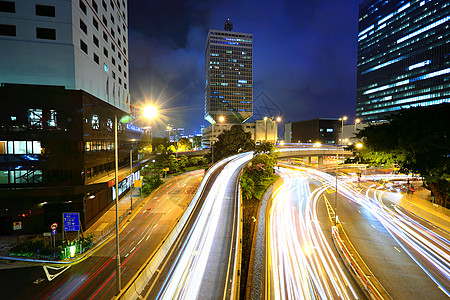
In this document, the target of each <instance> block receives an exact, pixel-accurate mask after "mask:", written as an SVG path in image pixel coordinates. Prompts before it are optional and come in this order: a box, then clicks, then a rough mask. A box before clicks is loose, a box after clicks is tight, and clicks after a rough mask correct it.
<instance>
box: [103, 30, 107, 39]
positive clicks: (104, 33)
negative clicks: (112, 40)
mask: <svg viewBox="0 0 450 300" xmlns="http://www.w3.org/2000/svg"><path fill="white" fill-rule="evenodd" d="M103 39H104V40H105V42H108V35H107V34H106V32H104V31H103Z"/></svg>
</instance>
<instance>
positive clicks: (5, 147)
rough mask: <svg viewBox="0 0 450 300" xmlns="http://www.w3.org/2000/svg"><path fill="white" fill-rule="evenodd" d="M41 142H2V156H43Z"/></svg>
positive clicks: (0, 145)
mask: <svg viewBox="0 0 450 300" xmlns="http://www.w3.org/2000/svg"><path fill="white" fill-rule="evenodd" d="M41 153H42V147H41V142H40V141H0V154H41Z"/></svg>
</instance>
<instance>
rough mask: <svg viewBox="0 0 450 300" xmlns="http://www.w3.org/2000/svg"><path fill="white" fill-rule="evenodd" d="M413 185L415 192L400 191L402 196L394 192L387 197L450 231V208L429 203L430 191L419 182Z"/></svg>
mask: <svg viewBox="0 0 450 300" xmlns="http://www.w3.org/2000/svg"><path fill="white" fill-rule="evenodd" d="M414 186H415V192H414V194H413V195H411V194H404V193H402V197H401V198H400V197H396V196H395V195H396V193H391V194H393V195H392V196H391V197H389V199H390V200H391V201H392V202H394V203H396V204H398V205H400V206H402V207H403V208H405V209H408V210H410V211H411V212H413V213H415V214H416V215H418V216H419V217H421V218H423V219H426V220H428V221H430V222H432V223H434V224H436V225H438V226H439V227H441V228H443V229H445V230H447V231H448V232H450V210H449V209H447V208H445V207H442V206H439V205H437V204H434V203H431V201H430V199H431V192H430V191H429V190H427V189H426V188H424V187H422V185H421V182H420V184H419V183H418V182H417V181H416V182H414Z"/></svg>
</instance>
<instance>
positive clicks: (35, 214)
mask: <svg viewBox="0 0 450 300" xmlns="http://www.w3.org/2000/svg"><path fill="white" fill-rule="evenodd" d="M0 100H1V101H2V102H4V101H9V103H8V105H7V108H6V109H3V110H1V111H0V232H2V233H5V232H9V231H10V230H12V226H11V224H12V222H13V221H21V222H22V224H23V230H24V232H35V231H36V230H44V229H46V228H47V229H48V226H49V225H50V224H52V223H54V222H59V221H60V220H61V213H62V212H68V211H75V212H80V216H81V221H82V224H83V226H84V228H86V227H89V226H90V224H92V223H93V222H94V221H95V220H96V219H97V218H98V217H99V216H100V215H101V213H102V212H103V211H104V210H105V209H106V208H108V207H110V206H111V205H112V204H113V203H114V202H113V199H114V191H113V186H111V181H110V180H111V179H112V178H113V176H114V162H115V160H114V116H115V115H117V116H118V117H119V118H120V116H121V115H123V114H124V112H123V111H122V110H120V109H118V108H116V107H114V106H112V105H110V104H108V103H106V102H104V101H102V100H99V99H98V98H96V97H94V96H92V95H90V94H89V93H86V92H84V91H73V90H66V89H64V88H63V87H53V86H42V85H28V86H25V85H4V86H2V87H0ZM140 137H141V130H140V128H137V127H135V126H132V125H130V124H122V123H119V126H118V145H119V167H122V166H123V167H126V170H127V171H129V165H130V152H129V151H130V150H131V149H135V147H136V143H137V141H139V139H140ZM134 156H135V157H136V156H137V153H136V152H135V153H134ZM134 169H135V170H134V171H137V170H138V167H137V166H135V168H134ZM128 175H129V172H127V173H125V176H121V177H122V178H120V183H119V187H121V188H120V192H121V193H123V192H124V191H126V190H127V189H128V188H129V180H124V179H125V177H127V176H128Z"/></svg>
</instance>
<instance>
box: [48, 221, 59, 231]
mask: <svg viewBox="0 0 450 300" xmlns="http://www.w3.org/2000/svg"><path fill="white" fill-rule="evenodd" d="M56 228H58V223H53V224H52V226H50V229H51V230H55V229H56Z"/></svg>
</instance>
